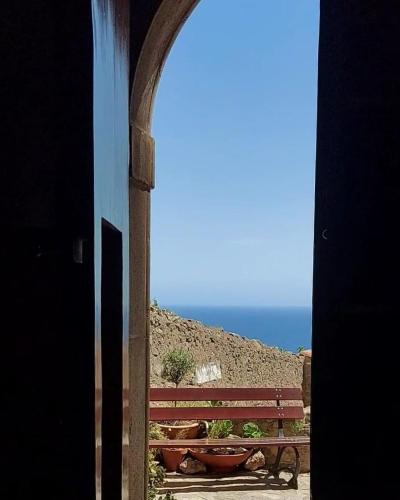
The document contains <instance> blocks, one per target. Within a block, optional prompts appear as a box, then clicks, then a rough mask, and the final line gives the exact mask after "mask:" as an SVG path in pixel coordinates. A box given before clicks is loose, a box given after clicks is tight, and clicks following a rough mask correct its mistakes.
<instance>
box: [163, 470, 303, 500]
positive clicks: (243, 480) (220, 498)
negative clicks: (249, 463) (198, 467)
mask: <svg viewBox="0 0 400 500" xmlns="http://www.w3.org/2000/svg"><path fill="white" fill-rule="evenodd" d="M264 477H265V471H263V470H258V471H256V472H241V473H239V474H238V473H235V474H224V475H217V474H204V475H203V474H196V475H194V476H186V475H184V474H176V473H168V474H167V479H166V482H165V484H164V486H163V487H162V488H160V490H159V492H160V493H164V494H165V493H166V492H167V491H171V492H172V493H174V495H175V497H176V498H177V499H178V500H260V499H268V500H310V474H300V475H299V478H298V481H299V489H298V490H293V489H288V488H287V486H286V484H285V481H284V480H283V479H290V477H291V475H290V474H286V473H281V478H283V479H281V480H274V479H273V478H270V479H268V480H265V479H264Z"/></svg>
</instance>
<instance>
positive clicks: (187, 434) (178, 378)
mask: <svg viewBox="0 0 400 500" xmlns="http://www.w3.org/2000/svg"><path fill="white" fill-rule="evenodd" d="M194 368H195V362H194V359H193V356H192V355H191V354H190V353H189V352H188V351H185V350H184V349H174V350H172V351H169V352H168V353H167V354H166V355H165V356H164V358H163V361H162V372H161V373H162V377H163V378H164V379H165V380H167V381H168V382H172V383H173V384H175V387H176V388H178V387H179V384H180V383H181V382H182V380H183V379H184V378H185V377H186V376H187V375H189V374H190V373H192V372H193V370H194ZM174 404H175V407H176V401H174ZM160 426H161V429H162V431H163V432H164V434H165V435H166V436H167V437H168V438H169V439H194V438H196V437H197V434H198V432H199V426H200V424H199V423H198V422H191V421H190V422H189V421H179V420H177V421H173V422H166V423H163V424H160Z"/></svg>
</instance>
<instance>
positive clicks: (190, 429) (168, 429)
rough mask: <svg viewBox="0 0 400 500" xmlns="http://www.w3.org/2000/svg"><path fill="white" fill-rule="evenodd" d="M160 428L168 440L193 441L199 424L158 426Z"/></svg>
mask: <svg viewBox="0 0 400 500" xmlns="http://www.w3.org/2000/svg"><path fill="white" fill-rule="evenodd" d="M160 427H161V429H162V431H163V432H164V434H165V435H166V436H167V438H168V439H195V438H197V435H198V433H199V429H200V424H199V423H198V422H195V423H193V424H185V425H164V424H160Z"/></svg>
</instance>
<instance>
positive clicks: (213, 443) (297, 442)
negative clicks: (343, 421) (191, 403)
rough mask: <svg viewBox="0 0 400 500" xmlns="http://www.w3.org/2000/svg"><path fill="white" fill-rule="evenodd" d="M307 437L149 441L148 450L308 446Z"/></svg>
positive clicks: (308, 439)
mask: <svg viewBox="0 0 400 500" xmlns="http://www.w3.org/2000/svg"><path fill="white" fill-rule="evenodd" d="M309 444H310V438H309V437H308V436H290V437H289V436H287V437H267V438H247V439H246V438H237V439H235V438H232V439H230V438H229V439H228V438H227V439H160V440H157V439H151V440H150V441H149V447H150V448H224V447H229V448H266V447H268V446H286V447H289V446H308V445H309Z"/></svg>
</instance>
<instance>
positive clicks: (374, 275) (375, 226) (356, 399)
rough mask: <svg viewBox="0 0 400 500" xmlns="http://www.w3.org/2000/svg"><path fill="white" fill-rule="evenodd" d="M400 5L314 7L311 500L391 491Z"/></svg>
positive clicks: (327, 2) (398, 271)
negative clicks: (317, 28) (317, 17)
mask: <svg viewBox="0 0 400 500" xmlns="http://www.w3.org/2000/svg"><path fill="white" fill-rule="evenodd" d="M399 33H400V6H399V4H398V2H395V1H379V2H378V1H372V0H369V1H367V0H352V1H348V0H342V1H338V0H337V1H335V2H332V1H331V0H322V1H321V36H320V53H319V89H318V136H317V172H316V174H317V175H316V213H315V216H316V220H315V261H314V304H313V306H314V309H313V314H314V317H313V375H312V377H313V378H312V401H313V408H312V476H311V477H312V486H313V498H316V499H318V500H319V499H323V500H329V499H338V498H343V499H344V498H346V499H347V498H349V499H353V498H390V497H391V496H392V495H395V492H396V491H397V489H398V485H397V477H396V474H391V473H390V472H389V470H388V469H386V465H387V464H389V463H396V462H397V461H398V453H399V446H398V444H399V439H398V432H397V429H396V425H395V422H397V420H398V415H399V413H400V406H399V399H398V397H397V396H395V393H396V392H397V389H396V387H397V382H398V380H399V375H398V365H399V358H398V351H397V347H398V340H397V331H398V315H399V305H398V301H399V291H398V288H399V281H400V261H399V249H398V244H397V238H396V236H397V234H396V233H397V228H398V214H399V199H400V196H399V195H400V168H399V167H400V149H399V147H398V141H399V139H398V137H399V116H400V43H399Z"/></svg>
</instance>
